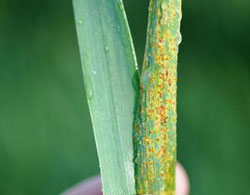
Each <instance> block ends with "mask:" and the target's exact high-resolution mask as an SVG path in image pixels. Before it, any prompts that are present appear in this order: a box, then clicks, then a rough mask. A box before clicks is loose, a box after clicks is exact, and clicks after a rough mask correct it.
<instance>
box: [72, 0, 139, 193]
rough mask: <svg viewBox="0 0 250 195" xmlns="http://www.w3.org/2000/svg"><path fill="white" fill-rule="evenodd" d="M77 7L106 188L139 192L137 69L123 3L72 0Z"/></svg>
mask: <svg viewBox="0 0 250 195" xmlns="http://www.w3.org/2000/svg"><path fill="white" fill-rule="evenodd" d="M73 7H74V13H75V19H76V27H77V34H78V43H79V48H80V54H81V60H82V67H83V75H84V82H85V87H86V91H87V95H88V104H89V108H90V113H91V118H92V124H93V129H94V135H95V140H96V145H97V151H98V156H99V162H100V169H101V175H102V184H103V192H104V194H124V195H127V194H135V181H134V167H133V144H132V131H133V112H134V105H135V92H134V89H133V81H134V80H135V79H134V78H135V77H137V75H138V72H137V66H136V58H135V55H134V48H133V44H132V41H131V36H130V32H129V28H128V24H127V21H126V16H125V13H124V9H123V4H122V2H121V1H118V0H110V1H106V0H91V1H90V0H73ZM135 82H137V80H136V81H135ZM137 84H138V83H136V85H137Z"/></svg>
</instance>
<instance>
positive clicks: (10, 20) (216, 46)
mask: <svg viewBox="0 0 250 195" xmlns="http://www.w3.org/2000/svg"><path fill="white" fill-rule="evenodd" d="M124 3H125V7H126V10H127V15H128V19H129V23H130V27H131V31H132V35H133V39H134V42H135V47H136V51H137V55H138V60H139V63H140V64H141V62H142V56H143V52H144V45H145V37H146V35H145V33H146V22H147V6H148V0H147V1H141V0H125V1H124ZM83 11H84V10H83ZM182 34H183V42H182V44H181V46H180V55H179V83H178V87H179V88H178V101H179V102H178V112H179V121H178V159H179V161H180V162H181V163H182V164H183V165H184V167H185V168H186V170H187V172H188V174H189V177H190V180H191V195H217V194H218V195H221V194H223V195H224V194H225V195H236V194H237V195H238V194H243V195H245V194H250V188H249V183H250V166H249V164H250V155H249V154H250V152H249V149H250V143H249V138H250V118H249V117H250V98H249V97H250V54H249V51H250V37H249V35H250V1H249V0H238V1H236V0H220V1H218V0H209V1H200V0H189V1H185V0H184V1H183V21H182ZM98 172H99V167H98V159H97V154H96V150H95V144H94V139H93V134H92V128H91V122H90V117H89V112H88V107H87V103H86V98H85V93H84V86H83V78H82V72H81V65H80V57H79V54H78V46H77V39H76V32H75V26H74V18H73V11H72V3H71V1H70V0H62V1H58V0H33V1H31V0H22V1H8V0H0V194H1V195H53V194H58V193H60V192H61V191H63V190H64V189H66V188H68V187H70V186H72V185H74V184H76V183H77V182H79V181H81V180H83V179H85V178H87V177H90V176H92V175H94V174H98Z"/></svg>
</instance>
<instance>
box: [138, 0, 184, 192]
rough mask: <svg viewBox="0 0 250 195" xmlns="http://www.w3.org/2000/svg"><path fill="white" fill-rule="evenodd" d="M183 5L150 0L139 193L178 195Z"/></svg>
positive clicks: (169, 0)
mask: <svg viewBox="0 0 250 195" xmlns="http://www.w3.org/2000/svg"><path fill="white" fill-rule="evenodd" d="M180 21H181V0H150V7H149V22H148V33H147V43H146V50H145V56H144V63H143V68H142V75H141V83H140V85H141V86H140V96H141V102H140V108H139V111H138V113H137V117H136V119H135V120H136V121H135V135H134V147H135V159H134V161H135V178H136V191H137V194H154V195H174V194H175V167H176V122H177V112H176V104H177V102H176V96H177V54H178V45H179V43H180V42H181V35H180Z"/></svg>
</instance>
